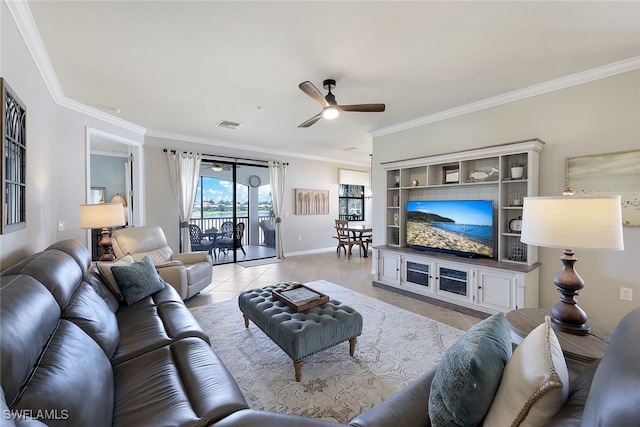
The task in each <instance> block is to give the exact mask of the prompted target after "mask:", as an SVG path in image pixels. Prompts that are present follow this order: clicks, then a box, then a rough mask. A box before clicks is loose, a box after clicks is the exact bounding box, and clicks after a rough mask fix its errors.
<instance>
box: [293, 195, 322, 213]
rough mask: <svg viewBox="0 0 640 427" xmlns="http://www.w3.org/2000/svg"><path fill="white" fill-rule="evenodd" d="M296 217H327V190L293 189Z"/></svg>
mask: <svg viewBox="0 0 640 427" xmlns="http://www.w3.org/2000/svg"><path fill="white" fill-rule="evenodd" d="M295 192H296V194H295V197H296V215H328V214H329V190H306V189H303V188H296V189H295Z"/></svg>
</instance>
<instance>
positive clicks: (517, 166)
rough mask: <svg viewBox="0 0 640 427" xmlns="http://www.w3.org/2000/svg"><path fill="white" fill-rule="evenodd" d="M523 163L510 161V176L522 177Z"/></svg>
mask: <svg viewBox="0 0 640 427" xmlns="http://www.w3.org/2000/svg"><path fill="white" fill-rule="evenodd" d="M524 165H525V164H524V163H520V162H517V161H516V162H513V163H511V178H522V176H523V175H524Z"/></svg>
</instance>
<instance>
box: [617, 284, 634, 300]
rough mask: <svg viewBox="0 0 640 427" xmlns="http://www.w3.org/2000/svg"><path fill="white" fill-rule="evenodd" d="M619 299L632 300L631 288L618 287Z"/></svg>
mask: <svg viewBox="0 0 640 427" xmlns="http://www.w3.org/2000/svg"><path fill="white" fill-rule="evenodd" d="M620 299H621V300H623V301H633V289H631V288H622V287H621V288H620Z"/></svg>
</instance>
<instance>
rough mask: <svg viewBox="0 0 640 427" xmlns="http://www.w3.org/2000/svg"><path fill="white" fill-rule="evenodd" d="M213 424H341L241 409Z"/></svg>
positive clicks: (315, 426)
mask: <svg viewBox="0 0 640 427" xmlns="http://www.w3.org/2000/svg"><path fill="white" fill-rule="evenodd" d="M213 425H214V427H267V426H278V427H337V426H341V425H342V424H337V423H333V422H330V421H324V420H319V419H315V418H309V417H305V416H300V415H289V414H279V413H276V412H267V411H260V410H254V409H243V410H240V411H236V412H234V413H233V414H231V415H229V416H227V417H225V418H223V419H221V420H220V421H218V422H217V423H214V424H213ZM396 427H399V426H396Z"/></svg>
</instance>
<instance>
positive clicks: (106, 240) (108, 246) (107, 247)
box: [100, 227, 116, 261]
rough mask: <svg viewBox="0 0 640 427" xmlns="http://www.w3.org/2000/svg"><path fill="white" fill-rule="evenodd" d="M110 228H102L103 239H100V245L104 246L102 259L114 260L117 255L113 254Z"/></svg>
mask: <svg viewBox="0 0 640 427" xmlns="http://www.w3.org/2000/svg"><path fill="white" fill-rule="evenodd" d="M110 231H111V230H109V228H107V227H104V228H103V229H102V239H101V240H100V247H101V248H102V256H100V261H113V260H115V259H116V257H115V256H114V255H113V251H112V246H113V245H112V243H111V236H110Z"/></svg>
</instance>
